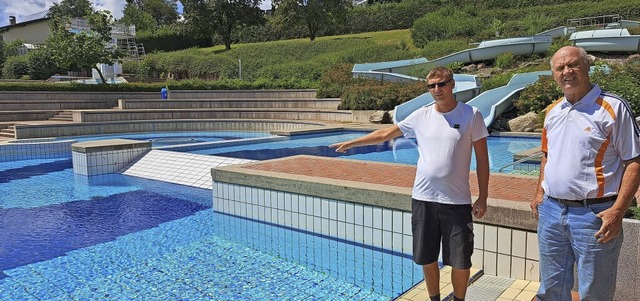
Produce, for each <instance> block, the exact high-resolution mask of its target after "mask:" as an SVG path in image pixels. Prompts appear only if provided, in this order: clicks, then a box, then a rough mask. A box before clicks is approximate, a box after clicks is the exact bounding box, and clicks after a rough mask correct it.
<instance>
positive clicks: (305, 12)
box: [273, 0, 351, 41]
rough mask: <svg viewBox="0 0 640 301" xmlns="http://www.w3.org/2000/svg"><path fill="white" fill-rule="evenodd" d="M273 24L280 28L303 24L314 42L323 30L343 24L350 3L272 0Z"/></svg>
mask: <svg viewBox="0 0 640 301" xmlns="http://www.w3.org/2000/svg"><path fill="white" fill-rule="evenodd" d="M273 4H274V6H275V7H276V11H275V16H274V17H275V18H274V22H275V23H276V24H277V25H278V26H280V27H283V26H292V25H294V24H304V25H305V26H306V27H307V30H308V31H309V39H310V40H311V41H314V40H315V39H316V37H317V36H318V33H319V32H320V30H322V29H323V28H327V27H329V26H334V25H337V24H341V23H344V22H345V21H346V15H347V9H348V8H349V7H351V1H346V0H273Z"/></svg>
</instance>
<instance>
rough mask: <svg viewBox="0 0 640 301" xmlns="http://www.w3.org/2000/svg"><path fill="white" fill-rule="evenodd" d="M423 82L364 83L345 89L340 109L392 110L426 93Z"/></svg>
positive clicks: (371, 81)
mask: <svg viewBox="0 0 640 301" xmlns="http://www.w3.org/2000/svg"><path fill="white" fill-rule="evenodd" d="M426 92H427V88H426V86H425V85H424V82H411V83H379V82H377V81H373V80H370V81H366V82H361V83H359V84H356V85H352V86H350V87H349V88H347V89H346V90H345V91H344V93H343V95H342V103H341V105H340V108H341V109H345V110H392V109H393V108H395V106H397V105H399V104H401V103H404V102H406V101H408V100H411V99H412V98H415V97H417V96H419V95H420V94H423V93H426Z"/></svg>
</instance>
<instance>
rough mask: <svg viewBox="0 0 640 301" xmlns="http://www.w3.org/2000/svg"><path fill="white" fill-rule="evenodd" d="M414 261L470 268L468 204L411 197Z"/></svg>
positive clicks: (471, 228)
mask: <svg viewBox="0 0 640 301" xmlns="http://www.w3.org/2000/svg"><path fill="white" fill-rule="evenodd" d="M411 211H412V214H411V229H412V232H413V261H414V262H415V263H417V264H419V265H426V264H430V263H434V262H436V261H438V256H439V255H440V243H441V242H442V261H443V263H444V264H445V265H449V266H451V267H453V268H456V269H462V270H465V269H468V268H471V254H473V219H472V217H471V205H450V204H440V203H434V202H425V201H418V200H415V199H412V200H411Z"/></svg>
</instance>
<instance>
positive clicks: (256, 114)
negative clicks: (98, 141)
mask: <svg viewBox="0 0 640 301" xmlns="http://www.w3.org/2000/svg"><path fill="white" fill-rule="evenodd" d="M237 118H240V119H279V120H325V121H340V122H351V121H353V117H352V113H351V111H338V110H303V109H191V110H188V109H180V110H177V109H176V110H108V111H87V110H83V111H74V112H73V121H75V122H108V121H125V120H166V119H237Z"/></svg>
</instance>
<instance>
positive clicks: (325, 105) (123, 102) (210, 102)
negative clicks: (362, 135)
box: [118, 98, 341, 110]
mask: <svg viewBox="0 0 640 301" xmlns="http://www.w3.org/2000/svg"><path fill="white" fill-rule="evenodd" d="M340 103H341V100H340V98H320V99H319V98H286V99H282V98H261V99H257V98H219V99H215V98H211V99H164V100H163V99H120V100H118V108H120V109H136V110H139V109H143V110H144V109H229V108H238V109H258V108H263V109H278V108H280V109H286V108H289V109H291V108H300V109H331V110H335V109H337V108H338V106H339V105H340Z"/></svg>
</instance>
